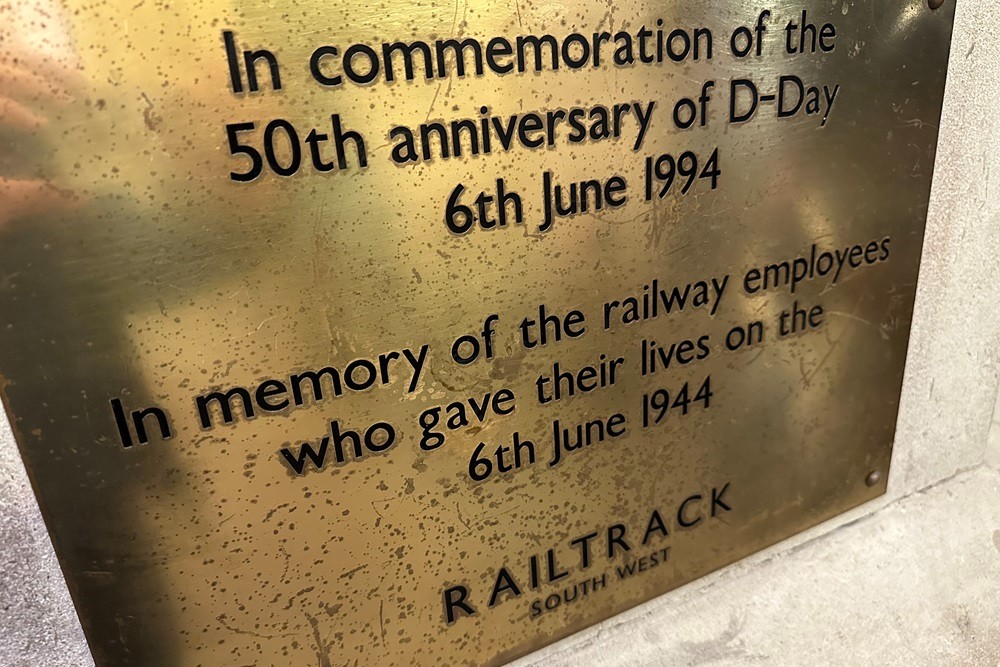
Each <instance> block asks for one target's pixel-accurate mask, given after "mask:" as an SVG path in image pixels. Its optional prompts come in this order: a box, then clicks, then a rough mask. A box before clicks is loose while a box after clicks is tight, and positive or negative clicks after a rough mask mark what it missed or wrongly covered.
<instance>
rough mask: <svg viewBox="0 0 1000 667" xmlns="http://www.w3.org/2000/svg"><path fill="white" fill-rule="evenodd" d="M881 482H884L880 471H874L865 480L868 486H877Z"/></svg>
mask: <svg viewBox="0 0 1000 667" xmlns="http://www.w3.org/2000/svg"><path fill="white" fill-rule="evenodd" d="M881 481H882V473H880V472H879V471H878V470H872V471H871V472H870V473H868V477H866V478H865V484H867V485H868V486H875V485H876V484H878V483H879V482H881Z"/></svg>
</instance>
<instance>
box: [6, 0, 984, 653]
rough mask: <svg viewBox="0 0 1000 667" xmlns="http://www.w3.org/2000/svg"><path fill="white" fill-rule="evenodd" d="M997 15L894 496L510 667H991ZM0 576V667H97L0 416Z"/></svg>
mask: <svg viewBox="0 0 1000 667" xmlns="http://www.w3.org/2000/svg"><path fill="white" fill-rule="evenodd" d="M955 1H956V0H946V2H955ZM998 16H1000V0H973V1H970V2H964V3H961V4H960V6H959V8H958V19H957V23H956V26H955V39H954V43H953V47H952V61H951V73H950V77H949V82H948V91H947V95H946V99H945V112H944V121H943V124H942V128H941V139H940V147H939V152H938V165H937V170H936V174H935V181H934V182H935V185H934V192H933V195H932V201H931V208H930V217H929V220H928V226H927V237H926V244H925V250H924V257H923V264H922V267H921V275H920V285H919V289H918V294H917V304H916V313H915V315H914V323H913V333H912V338H911V343H910V350H909V359H908V363H907V373H906V380H905V384H904V388H903V400H902V406H901V411H900V417H899V426H898V432H897V438H896V448H895V451H894V454H893V466H892V472H891V475H890V480H889V481H890V483H889V493H888V494H887V495H886V496H885V497H883V498H881V499H879V500H877V501H875V502H872V503H869V504H868V505H866V506H864V507H862V508H859V509H857V510H855V511H853V512H851V513H849V514H847V515H844V516H841V517H838V518H837V519H834V520H832V521H830V522H828V523H826V524H824V525H822V526H819V527H817V528H815V529H813V530H811V531H808V532H807V533H804V534H802V535H799V536H797V537H795V538H792V539H790V540H787V541H786V542H783V543H782V544H779V545H777V546H775V547H773V548H771V549H768V550H766V551H764V552H762V553H760V554H757V555H755V556H752V557H750V558H748V559H746V560H744V561H741V562H740V563H737V564H735V565H733V566H731V567H729V568H726V569H724V570H722V571H721V572H718V573H716V574H714V575H711V576H709V577H706V578H704V579H701V580H699V581H697V582H695V583H693V584H690V585H688V586H686V587H684V588H682V589H680V590H678V591H675V592H673V593H670V594H668V595H665V596H663V597H661V598H658V599H656V600H654V601H652V602H650V603H648V604H645V605H642V606H641V607H638V608H636V609H633V610H632V611H629V612H627V613H625V614H622V615H620V616H618V617H615V618H613V619H611V620H609V621H606V622H604V623H602V624H600V625H598V626H595V627H593V628H591V629H588V630H585V631H583V632H581V633H579V634H577V635H574V636H573V637H570V638H569V639H566V640H564V641H562V642H560V643H559V644H556V645H554V646H552V647H549V648H547V649H544V650H542V651H540V652H538V653H536V654H534V655H532V656H529V657H528V658H525V659H523V660H521V661H519V663H518V664H519V665H521V667H526V666H528V665H542V664H545V665H553V664H555V665H563V664H564V665H580V664H594V663H601V664H609V665H653V664H665V665H666V664H669V665H698V664H709V663H711V664H746V663H748V662H768V663H778V664H830V663H832V664H847V663H850V664H871V663H877V664H899V665H909V664H981V665H987V664H989V665H995V664H997V663H998V661H1000V473H998V472H997V469H996V467H995V466H994V465H993V464H994V463H997V464H1000V424H996V425H995V426H996V429H997V430H995V431H994V434H993V435H992V436H991V435H990V426H991V422H992V419H993V413H994V403H995V401H996V396H997V384H998V378H1000V275H998V274H1000V272H998V269H1000V262H998V261H997V257H998V256H1000V180H998V179H1000V115H998V114H997V113H996V106H997V105H998V103H1000V94H998V92H997V91H1000V40H997V38H996V35H995V32H994V29H993V20H994V19H995V18H996V17H998ZM988 442H989V443H991V446H990V448H989V455H988V456H987V451H988V449H987V443H988ZM0 566H2V568H3V575H2V576H0V636H2V638H3V641H0V665H11V666H19V665H86V664H92V663H91V661H90V658H89V654H88V653H87V650H86V645H85V642H84V639H83V634H82V632H81V630H80V627H79V623H78V621H77V620H76V616H75V613H74V611H73V609H72V604H71V603H70V600H69V595H68V593H67V591H66V587H65V583H64V582H63V580H62V577H61V574H60V573H59V568H58V565H57V563H56V560H55V556H54V554H53V553H52V548H51V545H50V543H49V541H48V537H47V535H46V533H45V529H44V526H43V525H42V520H41V517H40V516H39V514H38V509H37V506H36V505H35V502H34V499H33V496H32V494H31V491H30V488H29V486H28V482H27V479H26V477H25V473H24V470H23V468H22V467H21V463H20V459H19V458H18V456H17V453H16V449H15V446H14V442H13V438H12V437H11V435H10V429H9V427H8V425H7V423H6V420H5V419H4V417H3V416H2V415H0Z"/></svg>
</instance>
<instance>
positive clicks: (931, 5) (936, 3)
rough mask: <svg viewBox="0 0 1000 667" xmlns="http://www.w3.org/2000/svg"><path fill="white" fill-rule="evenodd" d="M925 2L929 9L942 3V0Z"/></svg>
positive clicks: (935, 7)
mask: <svg viewBox="0 0 1000 667" xmlns="http://www.w3.org/2000/svg"><path fill="white" fill-rule="evenodd" d="M927 4H928V5H930V8H931V9H937V8H939V7H940V6H941V5H943V4H944V0H927Z"/></svg>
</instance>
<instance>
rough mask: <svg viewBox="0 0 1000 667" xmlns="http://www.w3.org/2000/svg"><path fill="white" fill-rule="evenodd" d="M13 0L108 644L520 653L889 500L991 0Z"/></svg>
mask: <svg viewBox="0 0 1000 667" xmlns="http://www.w3.org/2000/svg"><path fill="white" fill-rule="evenodd" d="M0 16H2V17H3V20H2V21H0V26H2V27H0V49H2V50H3V51H2V52H0V81H2V85H0V102H2V104H0V136H2V137H3V146H4V150H3V152H2V155H0V376H2V377H0V385H2V394H3V400H4V405H5V408H6V410H7V413H8V415H9V417H10V421H11V425H12V427H13V429H14V432H15V435H16V439H17V443H18V446H19V447H20V450H21V454H22V456H23V459H24V462H25V465H26V467H27V470H28V472H29V475H30V477H31V480H32V484H33V485H34V489H35V492H36V494H37V496H38V501H39V504H40V506H41V509H42V512H43V514H44V517H45V520H46V522H47V525H48V528H49V531H50V533H51V536H52V541H53V544H54V545H55V549H56V553H57V554H58V556H59V559H60V562H61V565H62V567H63V570H64V572H65V575H66V579H67V581H68V583H69V588H70V591H71V592H72V595H73V599H74V601H75V604H76V606H77V609H78V611H79V614H80V618H81V620H82V623H83V627H84V629H85V631H86V634H87V637H88V640H89V642H90V645H91V648H92V651H93V653H94V655H95V658H96V660H97V662H98V664H100V665H184V666H188V665H205V666H210V665H258V664H259V665H316V664H318V665H321V666H323V665H355V664H360V665H376V664H377V665H397V664H418V665H424V664H427V665H430V664H441V663H444V664H500V663H503V662H504V661H507V660H509V659H512V658H514V657H517V656H520V655H523V654H526V653H528V652H530V651H532V650H534V649H537V648H539V647H541V646H543V645H545V644H548V643H550V642H552V641H554V640H556V639H559V638H561V637H565V636H567V635H568V634H570V633H572V632H574V631H577V630H579V629H581V628H584V627H586V626H588V625H591V624H593V623H596V622H598V621H600V620H602V619H606V618H608V617H609V616H611V615H613V614H616V613H619V612H621V611H623V610H626V609H628V608H630V607H633V606H635V605H637V604H639V603H641V602H643V601H646V600H649V599H650V598H653V597H654V596H657V595H661V594H663V593H665V592H666V591H669V590H671V589H673V588H676V587H678V586H680V585H682V584H684V583H686V582H690V581H692V580H694V579H696V578H698V577H701V576H703V575H705V574H707V573H709V572H711V571H713V570H715V569H717V568H720V567H722V566H724V565H726V564H729V563H732V562H734V561H736V560H738V559H740V558H743V557H744V556H747V555H748V554H751V553H753V552H755V551H758V550H760V549H763V548H764V547H767V546H769V545H772V544H774V543H776V542H778V541H779V540H782V539H784V538H787V537H789V536H791V535H793V534H795V533H797V532H799V531H802V530H804V529H806V528H808V527H810V526H813V525H815V524H817V523H819V522H821V521H823V520H825V519H828V518H830V517H832V516H835V515H837V514H839V513H842V512H844V511H845V510H848V509H850V508H852V507H855V506H857V505H859V504H861V503H864V502H866V501H868V500H871V499H873V498H875V497H877V496H878V495H880V494H882V493H883V492H884V490H885V484H886V480H887V478H888V474H889V462H890V455H891V452H892V442H893V434H894V427H895V421H896V413H897V406H898V402H899V395H900V386H901V382H902V377H903V366H904V360H905V356H906V348H907V341H908V336H909V328H910V319H911V314H912V307H913V299H914V293H915V286H916V280H917V272H918V265H919V262H920V254H921V245H922V240H923V231H924V223H925V219H926V214H927V204H928V197H929V192H930V184H931V176H932V173H933V168H934V156H935V146H936V141H937V134H938V130H937V128H938V123H939V120H940V114H941V103H942V96H943V91H944V83H945V75H946V71H947V61H948V51H949V45H950V37H951V29H952V22H953V18H954V3H950V2H947V3H945V5H944V6H943V7H941V8H939V9H931V8H930V7H929V6H928V2H927V0H895V1H882V0H879V1H876V0H836V1H829V0H799V1H797V2H793V1H791V0H774V1H773V2H771V3H764V4H759V3H758V4H755V5H752V6H751V5H748V4H747V3H744V2H736V1H734V0H709V1H706V0H675V1H666V0H665V1H662V2H634V1H632V0H624V1H622V2H611V3H607V2H589V1H587V2H584V1H579V2H574V1H570V0H556V1H553V2H527V1H522V0H503V1H493V0H477V1H474V2H469V1H468V0H463V1H462V2H459V1H458V0H454V1H453V0H448V1H447V2H445V1H439V0H426V1H421V2H398V1H396V0H390V1H389V2H383V3H363V2H348V1H345V0H333V1H328V2H317V1H315V0H302V1H301V2H295V3H264V2H256V1H252V2H246V3H234V4H229V3H223V2H200V1H198V0H180V1H178V2H172V3H158V2H142V1H140V2H134V1H131V0H130V1H129V2H110V1H109V2H97V3H81V2H77V1H76V0H63V1H62V2H55V1H52V2H43V1H37V0H25V1H24V2H19V3H15V4H14V5H13V6H11V5H7V6H5V7H4V8H3V9H0Z"/></svg>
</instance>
